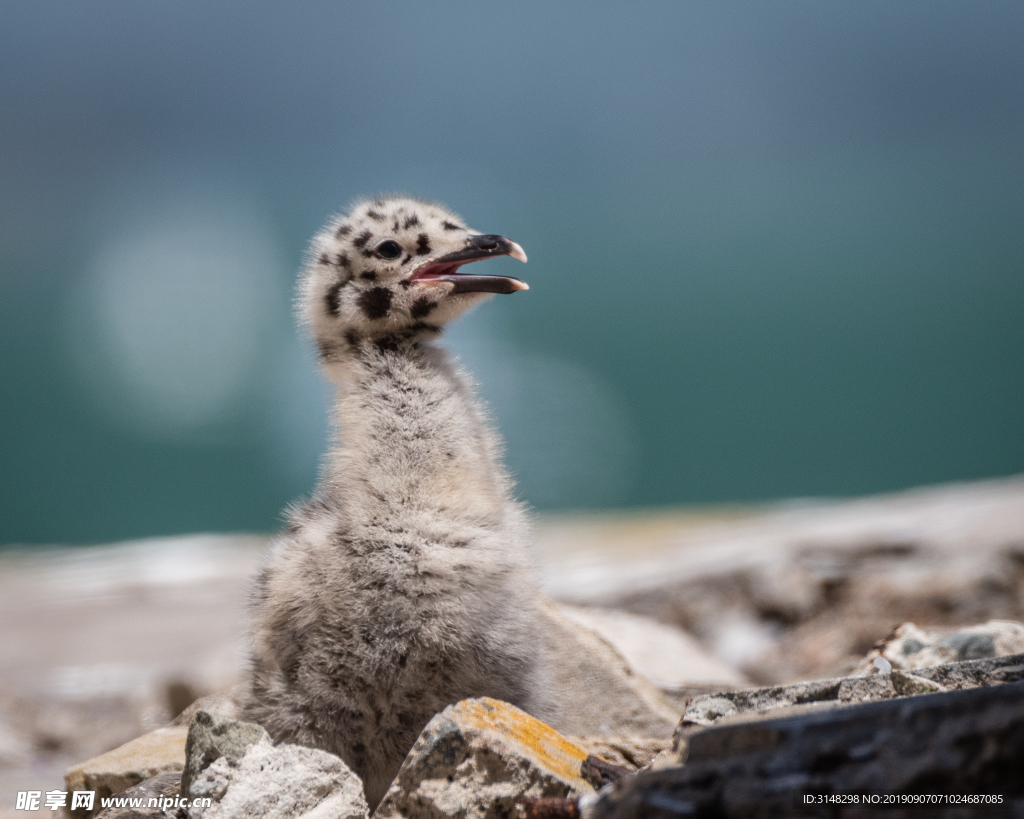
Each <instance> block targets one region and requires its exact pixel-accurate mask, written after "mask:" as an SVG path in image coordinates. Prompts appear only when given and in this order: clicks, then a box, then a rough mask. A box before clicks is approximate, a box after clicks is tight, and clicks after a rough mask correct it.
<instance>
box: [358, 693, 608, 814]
mask: <svg viewBox="0 0 1024 819" xmlns="http://www.w3.org/2000/svg"><path fill="white" fill-rule="evenodd" d="M586 758H587V753H586V751H584V750H583V749H581V748H579V747H577V746H576V745H573V744H572V743H571V742H569V740H567V739H566V738H565V737H563V736H562V735H561V734H559V733H558V732H557V731H555V730H554V729H553V728H551V727H549V726H548V725H545V724H544V723H543V722H540V721H539V720H536V719H534V718H533V717H531V716H530V715H529V714H527V713H525V712H524V711H520V710H519V709H518V708H516V707H514V706H512V705H509V704H508V703H504V702H499V701H498V700H492V699H489V698H487V697H481V698H479V699H471V700H463V701H462V702H460V703H457V704H455V705H450V706H448V707H447V708H445V709H444V711H442V712H441V713H440V714H438V715H437V716H435V717H434V718H433V719H432V720H431V721H430V722H429V723H427V727H426V728H424V729H423V732H422V733H421V734H420V736H419V739H417V740H416V744H415V745H414V746H413V748H412V751H410V752H409V756H408V757H407V758H406V760H405V763H404V764H403V765H402V768H401V770H400V771H399V772H398V776H397V778H396V779H395V781H394V782H393V783H392V784H391V787H390V789H389V790H388V792H387V794H386V795H385V796H384V800H383V801H382V802H381V804H380V807H379V808H377V812H376V813H375V814H374V819H400V818H401V819H428V818H429V819H441V817H446V819H454V817H458V819H505V818H506V817H509V816H514V815H515V811H516V806H517V805H519V804H521V803H522V800H523V799H524V798H525V797H566V796H579V795H580V794H584V793H593V792H594V789H593V787H592V786H591V785H590V783H588V782H587V781H586V780H585V779H583V777H582V776H581V774H580V768H581V766H582V764H583V762H584V760H586Z"/></svg>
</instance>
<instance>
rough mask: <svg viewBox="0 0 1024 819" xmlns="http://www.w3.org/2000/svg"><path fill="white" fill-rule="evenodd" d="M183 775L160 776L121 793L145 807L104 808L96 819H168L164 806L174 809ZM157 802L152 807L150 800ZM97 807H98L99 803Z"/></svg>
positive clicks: (169, 774) (124, 797)
mask: <svg viewBox="0 0 1024 819" xmlns="http://www.w3.org/2000/svg"><path fill="white" fill-rule="evenodd" d="M180 788H181V775H180V774H176V773H168V774H160V776H154V777H152V778H151V779H146V780H145V781H143V782H140V783H139V784H138V785H134V786H133V787H131V788H128V790H125V791H121V793H120V796H121V797H122V798H123V799H142V800H144V801H143V804H144V806H143V807H137V808H136V807H128V806H124V807H109V808H104V809H103V810H101V811H100V812H99V813H98V814H96V819H167V813H165V812H164V809H163V807H161V806H162V805H163V806H171V808H173V804H174V799H175V797H177V796H178V795H179V793H180ZM151 799H152V800H156V801H155V802H154V804H153V805H152V807H151V806H150V800H151ZM95 805H96V806H97V807H98V806H99V802H96V803H95Z"/></svg>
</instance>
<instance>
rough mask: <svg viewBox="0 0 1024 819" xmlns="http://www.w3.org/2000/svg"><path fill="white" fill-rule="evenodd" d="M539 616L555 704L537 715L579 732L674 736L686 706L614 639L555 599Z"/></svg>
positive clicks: (558, 727) (557, 726) (542, 606)
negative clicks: (634, 664) (559, 605)
mask: <svg viewBox="0 0 1024 819" xmlns="http://www.w3.org/2000/svg"><path fill="white" fill-rule="evenodd" d="M538 619H539V621H540V626H541V630H540V631H541V634H540V636H541V650H542V655H543V657H544V664H545V667H546V671H547V675H548V681H549V688H550V691H551V697H550V699H551V702H550V705H549V708H548V709H547V710H546V711H545V712H543V713H538V714H536V716H537V717H539V718H540V719H543V720H544V721H545V722H546V723H548V724H549V725H551V726H552V727H553V728H554V729H555V730H557V731H560V732H561V733H563V734H567V735H568V734H571V735H574V736H590V737H597V736H613V737H615V736H641V737H665V738H668V737H670V736H672V729H673V728H674V727H675V725H676V723H677V722H678V721H679V715H680V712H681V711H682V709H681V708H679V707H677V706H675V705H674V704H673V703H672V702H671V701H670V700H669V699H667V698H666V697H665V695H664V694H663V693H662V691H661V690H659V689H658V688H657V687H656V686H655V685H653V684H652V683H651V682H649V681H648V680H647V679H646V678H645V677H643V676H642V675H640V674H638V673H637V672H636V671H634V670H633V669H632V668H631V667H630V665H629V663H628V662H627V661H626V660H625V659H624V658H623V657H622V655H621V654H619V652H618V651H617V650H616V649H615V647H614V646H613V645H612V644H611V643H610V642H608V641H607V640H606V639H605V638H604V637H602V636H601V635H600V634H598V632H596V631H594V630H593V629H591V628H588V627H587V626H585V625H583V624H582V623H581V622H578V621H577V620H575V619H571V618H570V617H568V616H567V615H566V614H565V613H563V612H562V611H560V610H559V609H558V608H556V607H555V606H553V605H551V604H550V603H544V602H542V603H541V604H540V606H539V610H538Z"/></svg>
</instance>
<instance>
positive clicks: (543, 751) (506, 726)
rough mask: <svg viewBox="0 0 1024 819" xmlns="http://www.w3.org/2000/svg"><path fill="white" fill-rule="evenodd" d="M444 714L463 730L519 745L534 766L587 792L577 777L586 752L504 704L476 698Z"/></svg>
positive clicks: (456, 705) (586, 788)
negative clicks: (577, 782)
mask: <svg viewBox="0 0 1024 819" xmlns="http://www.w3.org/2000/svg"><path fill="white" fill-rule="evenodd" d="M445 715H446V716H447V717H448V718H449V719H451V720H454V721H455V722H457V723H458V724H459V727H460V728H462V729H463V731H478V732H480V733H485V732H486V733H488V734H490V736H489V737H488V738H489V739H491V740H492V741H493V739H494V735H495V734H496V735H497V736H498V737H500V739H501V740H502V741H503V742H516V743H519V744H520V745H522V746H523V748H522V749H521V750H520V753H522V755H523V756H526V757H528V758H530V759H531V760H532V761H533V762H534V764H535V765H538V766H540V767H543V768H546V769H547V770H548V771H550V772H551V773H552V774H554V775H555V776H557V777H558V778H559V779H562V780H564V781H566V782H570V781H573V780H578V781H579V785H578V787H579V788H581V789H584V790H589V788H590V786H589V785H588V784H587V782H586V781H585V780H583V779H582V778H580V765H582V764H583V760H584V759H586V758H587V753H586V751H584V750H583V749H582V748H580V747H579V746H577V745H574V744H573V743H572V742H570V741H569V740H567V739H566V738H565V737H564V736H562V735H561V734H560V733H558V731H556V730H555V729H554V728H552V727H551V726H549V725H546V724H545V723H543V722H541V721H540V720H538V719H534V718H533V717H531V716H530V715H529V714H527V713H526V712H525V711H520V710H519V709H518V708H516V707H515V706H513V705H509V704H508V703H507V702H501V701H500V700H493V699H491V698H490V697H479V698H477V699H472V700H463V701H462V702H459V703H456V704H455V705H453V706H451V707H449V708H447V709H445ZM470 744H471V745H472V744H473V742H472V741H471V742H470Z"/></svg>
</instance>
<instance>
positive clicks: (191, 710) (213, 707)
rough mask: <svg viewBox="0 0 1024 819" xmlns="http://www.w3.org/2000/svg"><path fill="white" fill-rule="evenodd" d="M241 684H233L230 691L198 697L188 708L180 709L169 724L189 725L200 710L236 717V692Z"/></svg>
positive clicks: (237, 714)
mask: <svg viewBox="0 0 1024 819" xmlns="http://www.w3.org/2000/svg"><path fill="white" fill-rule="evenodd" d="M241 688H242V687H241V686H240V685H238V686H235V687H234V688H232V689H231V690H230V691H225V692H223V693H220V694H208V695H207V696H205V697H200V698H199V699H197V700H196V701H195V702H193V703H192V704H191V705H190V706H188V708H186V709H185V710H184V711H182V712H181V713H180V714H178V716H176V717H175V718H174V719H173V720H172V721H171V725H191V724H192V719H193V717H195V715H196V714H198V713H199V712H200V711H206V713H208V714H216V715H218V716H221V717H231V719H238V717H239V713H240V710H241V709H240V708H239V707H238V694H239V692H240V691H241Z"/></svg>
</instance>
